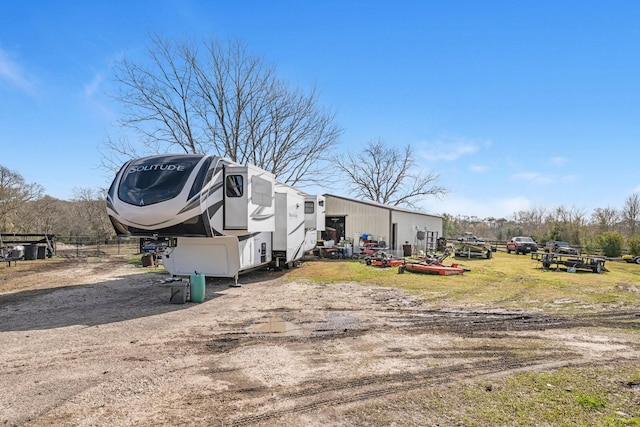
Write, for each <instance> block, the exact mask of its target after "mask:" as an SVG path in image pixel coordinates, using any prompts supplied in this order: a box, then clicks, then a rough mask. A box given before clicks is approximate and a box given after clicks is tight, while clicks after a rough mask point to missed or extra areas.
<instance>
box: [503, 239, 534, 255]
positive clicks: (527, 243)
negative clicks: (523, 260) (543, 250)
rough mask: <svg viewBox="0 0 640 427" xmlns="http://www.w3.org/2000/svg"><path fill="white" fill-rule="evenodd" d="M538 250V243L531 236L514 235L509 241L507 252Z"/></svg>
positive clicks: (517, 252)
mask: <svg viewBox="0 0 640 427" xmlns="http://www.w3.org/2000/svg"><path fill="white" fill-rule="evenodd" d="M537 250H538V244H537V243H536V242H535V241H534V240H533V239H532V238H531V237H514V238H513V239H511V240H509V241H508V242H507V252H508V253H511V251H514V252H515V253H516V255H517V254H519V253H523V254H526V253H529V252H536V251H537Z"/></svg>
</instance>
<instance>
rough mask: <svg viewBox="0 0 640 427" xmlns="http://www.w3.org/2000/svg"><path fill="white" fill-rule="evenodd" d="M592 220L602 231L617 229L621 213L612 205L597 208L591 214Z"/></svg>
mask: <svg viewBox="0 0 640 427" xmlns="http://www.w3.org/2000/svg"><path fill="white" fill-rule="evenodd" d="M591 222H592V224H593V225H594V226H595V227H596V228H597V231H598V232H600V233H604V232H605V231H615V227H616V225H617V224H618V222H620V213H619V212H618V210H617V209H616V208H612V207H610V206H607V207H606V208H595V209H594V210H593V213H592V214H591Z"/></svg>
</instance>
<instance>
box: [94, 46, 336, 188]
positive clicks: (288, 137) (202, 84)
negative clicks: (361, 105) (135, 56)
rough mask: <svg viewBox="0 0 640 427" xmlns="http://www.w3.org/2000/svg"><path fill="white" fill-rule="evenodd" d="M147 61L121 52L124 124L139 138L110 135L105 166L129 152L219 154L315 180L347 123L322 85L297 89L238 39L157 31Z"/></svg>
mask: <svg viewBox="0 0 640 427" xmlns="http://www.w3.org/2000/svg"><path fill="white" fill-rule="evenodd" d="M149 59H150V61H149V65H148V66H146V65H142V64H140V63H136V62H133V61H130V60H128V59H126V58H125V59H123V60H122V61H121V62H120V63H119V65H118V66H117V67H116V69H115V73H116V77H115V79H116V82H117V83H118V84H119V87H120V92H119V93H118V94H117V95H116V96H115V98H116V100H118V101H119V102H120V103H121V104H122V105H123V106H124V108H125V110H124V117H123V118H122V119H121V120H120V124H121V125H122V126H123V128H124V129H125V130H133V131H134V133H135V134H136V135H138V136H139V138H140V145H136V144H130V143H129V142H128V141H127V140H126V139H122V138H121V139H118V140H114V139H111V138H109V139H108V140H107V141H106V142H105V143H104V144H103V147H102V150H101V151H102V152H103V166H105V167H108V168H112V167H113V166H120V164H122V162H123V161H124V160H126V159H127V158H130V157H131V155H132V154H134V155H140V154H155V153H165V152H175V151H179V152H184V153H201V154H217V155H221V156H225V157H228V158H230V159H231V160H233V161H236V162H238V163H242V164H246V163H252V164H255V165H256V166H259V167H261V168H263V169H265V170H267V171H269V172H271V173H273V174H275V175H276V177H278V178H279V179H280V180H282V181H284V182H286V183H288V184H291V185H293V184H299V185H300V184H302V185H304V184H305V183H307V184H308V183H313V182H317V180H318V179H319V178H321V177H322V171H323V169H326V168H323V167H322V161H324V160H328V159H329V157H330V155H331V151H332V150H333V148H334V147H335V145H336V143H337V140H338V138H339V136H340V135H341V134H342V129H340V128H339V127H338V126H337V125H335V124H334V119H335V116H334V114H333V113H329V112H327V111H325V110H323V109H322V108H320V107H319V99H318V95H317V92H316V90H315V88H314V89H312V90H311V91H310V92H309V93H305V92H304V91H302V90H300V89H292V88H290V87H289V85H288V84H286V83H285V82H284V81H282V80H280V79H278V78H277V77H276V70H275V68H274V67H272V66H269V65H268V64H267V63H266V62H265V61H264V60H263V59H262V58H260V57H257V56H254V55H252V54H250V53H249V52H248V50H247V48H246V46H245V45H244V44H242V43H241V42H238V41H229V42H226V43H222V42H220V41H218V40H215V39H213V40H210V41H208V42H206V44H205V45H204V49H202V50H199V49H198V48H197V46H196V45H195V44H192V43H188V42H182V43H178V42H176V43H172V42H169V41H167V40H165V39H162V38H160V37H154V38H152V46H151V48H150V49H149Z"/></svg>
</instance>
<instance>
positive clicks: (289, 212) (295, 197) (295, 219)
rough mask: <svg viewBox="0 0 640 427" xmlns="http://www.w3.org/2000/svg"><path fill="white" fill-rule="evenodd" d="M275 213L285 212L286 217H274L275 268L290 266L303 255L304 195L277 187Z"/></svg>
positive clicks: (286, 188)
mask: <svg viewBox="0 0 640 427" xmlns="http://www.w3.org/2000/svg"><path fill="white" fill-rule="evenodd" d="M276 211H277V212H286V215H278V216H277V217H276V230H275V232H274V233H273V254H274V257H275V258H276V267H281V266H283V265H285V266H290V265H291V264H292V263H293V262H295V261H296V260H298V259H300V257H302V255H303V253H304V252H303V249H304V239H305V228H304V194H302V193H300V192H298V191H297V190H295V189H293V188H291V187H287V186H279V187H278V189H277V190H276Z"/></svg>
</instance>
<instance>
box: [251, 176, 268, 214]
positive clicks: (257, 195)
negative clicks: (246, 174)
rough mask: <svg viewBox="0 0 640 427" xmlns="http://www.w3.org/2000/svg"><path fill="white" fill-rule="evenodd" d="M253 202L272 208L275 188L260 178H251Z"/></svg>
mask: <svg viewBox="0 0 640 427" xmlns="http://www.w3.org/2000/svg"><path fill="white" fill-rule="evenodd" d="M251 201H252V202H253V203H255V204H256V205H258V206H265V207H270V206H271V203H272V201H273V186H272V185H271V181H267V180H266V179H264V178H260V177H259V176H254V177H251Z"/></svg>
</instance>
